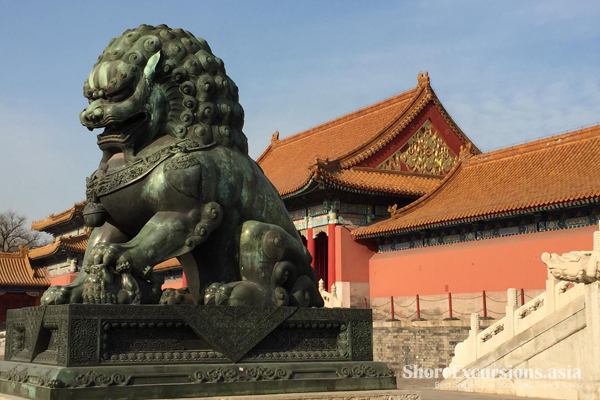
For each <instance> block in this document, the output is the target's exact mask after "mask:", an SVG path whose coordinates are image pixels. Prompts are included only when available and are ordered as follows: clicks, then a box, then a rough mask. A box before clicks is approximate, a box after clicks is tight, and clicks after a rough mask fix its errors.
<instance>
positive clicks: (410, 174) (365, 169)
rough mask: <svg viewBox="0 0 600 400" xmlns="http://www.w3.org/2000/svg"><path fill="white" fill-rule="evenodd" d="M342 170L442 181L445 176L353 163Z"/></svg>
mask: <svg viewBox="0 0 600 400" xmlns="http://www.w3.org/2000/svg"><path fill="white" fill-rule="evenodd" d="M341 170H346V171H356V172H373V173H378V174H386V175H402V176H406V177H409V178H425V179H432V180H440V181H441V180H442V179H443V178H444V176H443V175H433V174H421V173H418V172H412V171H396V170H389V169H379V168H373V167H361V166H357V165H353V166H351V167H350V168H342V169H341Z"/></svg>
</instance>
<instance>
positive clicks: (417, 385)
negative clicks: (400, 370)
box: [398, 378, 543, 400]
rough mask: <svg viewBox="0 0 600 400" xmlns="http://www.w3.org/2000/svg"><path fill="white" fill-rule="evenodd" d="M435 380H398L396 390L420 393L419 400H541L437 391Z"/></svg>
mask: <svg viewBox="0 0 600 400" xmlns="http://www.w3.org/2000/svg"><path fill="white" fill-rule="evenodd" d="M436 382H439V380H435V379H401V378H398V389H402V390H417V391H420V392H421V400H516V399H520V400H523V399H531V400H535V399H538V400H543V399H540V398H537V397H536V398H533V397H517V396H505V395H497V394H483V393H467V392H454V391H450V390H438V389H436V388H435V383H436Z"/></svg>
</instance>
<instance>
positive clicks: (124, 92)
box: [107, 87, 133, 103]
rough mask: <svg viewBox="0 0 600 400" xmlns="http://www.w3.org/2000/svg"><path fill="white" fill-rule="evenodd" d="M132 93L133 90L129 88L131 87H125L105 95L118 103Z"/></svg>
mask: <svg viewBox="0 0 600 400" xmlns="http://www.w3.org/2000/svg"><path fill="white" fill-rule="evenodd" d="M132 93H133V91H132V90H131V88H128V87H125V88H123V89H121V90H118V91H116V92H113V93H110V94H108V95H107V97H108V99H109V100H110V101H112V102H115V103H118V102H120V101H123V100H125V99H127V98H128V97H129V96H131V95H132Z"/></svg>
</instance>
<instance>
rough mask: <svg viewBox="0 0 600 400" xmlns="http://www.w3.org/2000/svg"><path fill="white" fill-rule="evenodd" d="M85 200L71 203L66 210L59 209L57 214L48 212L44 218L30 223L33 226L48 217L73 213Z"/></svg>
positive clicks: (54, 217) (52, 217)
mask: <svg viewBox="0 0 600 400" xmlns="http://www.w3.org/2000/svg"><path fill="white" fill-rule="evenodd" d="M85 202H86V201H85V200H83V201H80V202H77V203H75V204H73V207H71V208H69V209H67V210H64V211H61V212H59V213H57V214H49V215H48V216H46V218H44V219H40V220H37V221H33V222H31V225H32V226H33V225H35V224H40V223H42V222H45V221H48V220H50V219H56V218H60V217H63V216H65V215H69V214H74V213H75V212H76V211H77V208H78V207H81V206H84V205H85Z"/></svg>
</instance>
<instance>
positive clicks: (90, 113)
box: [84, 107, 104, 121]
mask: <svg viewBox="0 0 600 400" xmlns="http://www.w3.org/2000/svg"><path fill="white" fill-rule="evenodd" d="M103 116H104V110H103V109H102V107H96V108H94V109H93V110H89V109H88V110H86V111H85V114H84V118H85V119H86V120H87V121H97V120H100V119H102V117H103Z"/></svg>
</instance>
